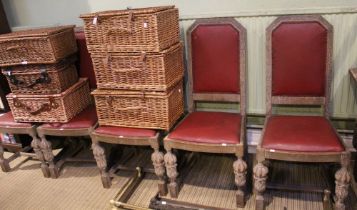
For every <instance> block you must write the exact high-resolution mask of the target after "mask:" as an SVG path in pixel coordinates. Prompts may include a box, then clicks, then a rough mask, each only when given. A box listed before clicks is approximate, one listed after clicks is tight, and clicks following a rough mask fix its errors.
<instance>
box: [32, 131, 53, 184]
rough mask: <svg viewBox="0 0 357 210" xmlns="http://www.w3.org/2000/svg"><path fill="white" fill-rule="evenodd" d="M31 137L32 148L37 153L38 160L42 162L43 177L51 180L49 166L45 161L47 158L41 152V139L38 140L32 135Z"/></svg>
mask: <svg viewBox="0 0 357 210" xmlns="http://www.w3.org/2000/svg"><path fill="white" fill-rule="evenodd" d="M31 137H32V142H31V147H32V148H33V150H34V151H35V154H36V157H37V159H39V160H40V162H41V170H42V173H43V176H44V177H46V178H49V177H51V174H50V170H49V168H48V165H47V163H46V161H45V157H44V155H43V153H42V151H41V141H40V139H39V138H37V136H36V134H31Z"/></svg>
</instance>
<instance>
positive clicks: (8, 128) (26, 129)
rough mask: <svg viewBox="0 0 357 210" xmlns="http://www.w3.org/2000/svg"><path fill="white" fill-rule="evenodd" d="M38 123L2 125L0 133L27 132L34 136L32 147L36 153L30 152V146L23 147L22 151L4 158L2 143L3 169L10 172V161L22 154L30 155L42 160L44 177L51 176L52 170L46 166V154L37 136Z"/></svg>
mask: <svg viewBox="0 0 357 210" xmlns="http://www.w3.org/2000/svg"><path fill="white" fill-rule="evenodd" d="M36 127H37V125H31V126H29V127H21V126H20V127H16V126H0V133H10V134H27V135H29V136H31V137H32V141H31V147H32V149H33V150H34V152H35V154H32V153H28V151H29V150H30V149H31V147H30V146H28V147H25V148H22V150H21V151H19V152H16V153H15V154H13V155H11V156H10V157H9V158H7V159H5V158H4V149H3V145H2V144H1V143H0V166H1V169H2V171H4V172H9V171H10V170H11V168H10V165H9V163H10V162H11V161H13V160H15V159H16V158H18V157H20V156H28V157H31V158H36V159H38V160H40V161H41V170H42V173H43V176H44V177H49V176H50V172H49V170H48V169H47V168H46V163H45V159H44V156H43V154H42V152H41V148H40V143H41V141H40V139H39V138H38V137H37V132H36Z"/></svg>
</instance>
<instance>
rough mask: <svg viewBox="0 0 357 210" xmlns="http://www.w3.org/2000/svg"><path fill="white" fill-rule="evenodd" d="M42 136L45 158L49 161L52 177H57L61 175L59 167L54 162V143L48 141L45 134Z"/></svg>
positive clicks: (42, 148)
mask: <svg viewBox="0 0 357 210" xmlns="http://www.w3.org/2000/svg"><path fill="white" fill-rule="evenodd" d="M40 138H41V150H42V153H43V156H44V159H45V160H46V161H47V162H48V169H49V171H50V174H51V177H52V178H54V179H56V178H58V176H59V169H58V167H57V166H56V165H55V163H54V158H55V157H54V155H53V153H52V144H51V142H49V141H47V139H46V137H45V136H44V135H41V136H40Z"/></svg>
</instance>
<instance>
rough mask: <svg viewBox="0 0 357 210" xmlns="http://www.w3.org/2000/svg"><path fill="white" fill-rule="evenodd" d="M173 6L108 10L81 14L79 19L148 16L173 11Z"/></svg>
mask: <svg viewBox="0 0 357 210" xmlns="http://www.w3.org/2000/svg"><path fill="white" fill-rule="evenodd" d="M173 8H175V6H161V7H147V8H136V9H125V10H109V11H102V12H94V13H89V14H82V15H80V16H79V17H80V18H93V17H95V16H113V15H116V16H119V15H128V14H129V13H132V14H134V15H138V14H148V13H156V12H161V11H163V10H168V9H173Z"/></svg>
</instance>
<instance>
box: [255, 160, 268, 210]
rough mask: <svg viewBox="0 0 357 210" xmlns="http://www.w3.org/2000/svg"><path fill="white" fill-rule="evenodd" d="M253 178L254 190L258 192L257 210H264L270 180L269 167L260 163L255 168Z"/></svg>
mask: <svg viewBox="0 0 357 210" xmlns="http://www.w3.org/2000/svg"><path fill="white" fill-rule="evenodd" d="M253 178H254V190H255V192H256V197H255V203H256V206H255V209H256V210H263V209H264V191H265V189H266V180H267V178H268V167H266V166H265V165H264V164H263V163H262V162H258V164H257V165H255V166H254V168H253Z"/></svg>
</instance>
